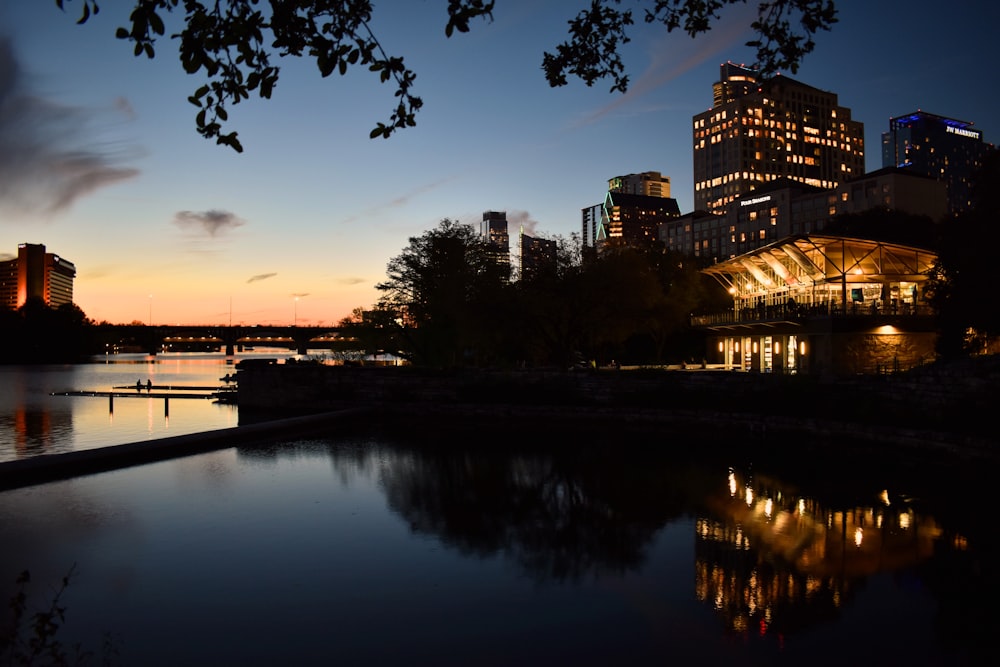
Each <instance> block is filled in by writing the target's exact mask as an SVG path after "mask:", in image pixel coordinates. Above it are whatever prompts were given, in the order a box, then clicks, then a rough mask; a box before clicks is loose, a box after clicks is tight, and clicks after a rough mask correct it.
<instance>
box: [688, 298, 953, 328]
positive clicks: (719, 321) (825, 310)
mask: <svg viewBox="0 0 1000 667" xmlns="http://www.w3.org/2000/svg"><path fill="white" fill-rule="evenodd" d="M933 314H934V311H933V310H932V309H931V308H930V306H920V305H917V306H914V305H912V304H909V303H902V304H888V305H885V306H880V305H879V304H876V303H869V304H863V303H849V304H847V307H846V308H845V307H844V305H843V304H840V303H820V304H813V305H801V304H792V305H785V304H782V305H773V306H766V305H763V304H762V305H759V306H756V307H752V308H743V309H740V310H728V311H726V312H722V313H712V314H711V315H692V316H691V326H693V327H710V326H724V325H733V324H753V323H755V322H758V323H767V322H801V321H803V320H807V319H816V318H824V317H870V316H878V315H882V316H894V317H918V316H919V317H927V316H930V315H933Z"/></svg>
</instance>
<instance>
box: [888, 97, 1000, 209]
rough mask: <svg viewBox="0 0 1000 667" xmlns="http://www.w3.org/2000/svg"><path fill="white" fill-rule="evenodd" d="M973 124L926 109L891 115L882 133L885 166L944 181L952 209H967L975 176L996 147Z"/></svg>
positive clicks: (949, 206) (949, 207)
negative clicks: (985, 139)
mask: <svg viewBox="0 0 1000 667" xmlns="http://www.w3.org/2000/svg"><path fill="white" fill-rule="evenodd" d="M972 125H973V124H972V123H970V122H966V121H963V120H955V119H954V118H945V117H944V116H935V115H934V114H930V113H926V112H923V111H917V112H914V113H911V114H907V115H905V116H897V117H896V118H892V119H890V120H889V131H888V132H884V133H883V134H882V166H883V167H899V168H901V169H907V170H909V171H912V172H915V173H918V174H923V175H924V176H929V177H931V178H934V179H936V180H939V181H941V182H943V183H944V184H945V186H946V188H947V193H948V195H947V196H948V211H949V213H958V212H960V211H964V210H966V209H967V208H969V206H970V205H971V200H972V179H973V177H974V176H975V174H976V172H977V171H978V170H979V167H980V166H982V164H983V159H984V158H985V157H986V154H987V152H989V151H990V150H992V148H993V146H992V144H987V143H985V142H984V141H983V133H982V132H980V131H979V130H976V129H973V127H972Z"/></svg>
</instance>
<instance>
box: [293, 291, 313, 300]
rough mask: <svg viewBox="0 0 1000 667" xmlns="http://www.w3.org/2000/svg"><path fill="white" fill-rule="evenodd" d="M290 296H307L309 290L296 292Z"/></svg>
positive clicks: (297, 297) (299, 297)
mask: <svg viewBox="0 0 1000 667" xmlns="http://www.w3.org/2000/svg"><path fill="white" fill-rule="evenodd" d="M292 296H293V297H295V298H296V299H301V298H302V297H304V296H309V292H296V293H294V294H292Z"/></svg>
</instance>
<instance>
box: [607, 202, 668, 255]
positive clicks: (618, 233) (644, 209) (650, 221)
mask: <svg viewBox="0 0 1000 667" xmlns="http://www.w3.org/2000/svg"><path fill="white" fill-rule="evenodd" d="M680 214H681V210H680V207H679V206H678V205H677V200H676V199H672V198H670V197H650V196H648V195H632V194H626V193H623V192H610V191H609V192H608V194H607V195H606V196H605V198H604V204H602V206H601V224H600V226H599V227H598V230H597V236H596V239H595V246H596V248H597V251H598V252H600V250H601V248H602V247H604V246H605V245H606V244H608V243H611V244H614V245H625V246H633V247H644V246H648V245H650V244H653V243H658V242H659V239H660V237H659V231H658V228H659V226H660V225H661V224H663V223H665V222H667V221H669V220H672V219H674V218H676V217H678V216H679V215H680Z"/></svg>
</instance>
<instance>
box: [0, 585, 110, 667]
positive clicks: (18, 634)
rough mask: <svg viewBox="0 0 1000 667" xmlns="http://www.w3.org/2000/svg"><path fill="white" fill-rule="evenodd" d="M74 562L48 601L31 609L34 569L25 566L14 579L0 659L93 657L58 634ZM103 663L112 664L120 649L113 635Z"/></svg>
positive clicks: (66, 661) (37, 661) (78, 661)
mask: <svg viewBox="0 0 1000 667" xmlns="http://www.w3.org/2000/svg"><path fill="white" fill-rule="evenodd" d="M74 572H75V566H74V567H72V568H70V570H69V572H68V573H67V574H66V575H65V576H64V577H63V578H62V580H61V582H60V585H59V587H58V588H57V589H56V591H55V593H54V594H53V596H52V598H51V600H50V601H49V602H48V605H47V606H45V607H44V608H41V609H38V610H36V611H31V610H30V608H29V605H28V593H27V587H28V584H29V583H30V582H31V573H30V572H29V571H28V570H24V571H23V572H21V574H19V575H18V577H17V579H16V580H15V582H14V583H15V586H16V589H15V592H14V594H13V595H12V596H11V598H10V601H9V602H8V609H9V610H10V625H9V626H8V627H6V628H0V662H3V664H6V665H54V666H60V667H61V666H65V665H83V664H89V663H90V661H91V660H92V659H93V658H94V655H93V653H91V652H89V651H84V650H83V648H82V647H81V646H80V645H78V644H77V645H73V646H71V647H66V646H64V645H63V643H62V641H61V640H60V639H59V638H58V636H57V635H58V634H59V630H60V629H61V628H62V626H63V624H64V623H65V622H66V607H65V606H63V603H62V596H63V593H65V592H66V589H67V588H68V587H69V585H70V582H71V581H72V578H73V574H74ZM103 651H104V656H103V657H104V664H111V658H112V657H113V656H114V655H116V654H117V649H116V648H115V646H114V642H113V641H112V640H111V638H110V637H107V636H106V637H105V641H104V644H103Z"/></svg>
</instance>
